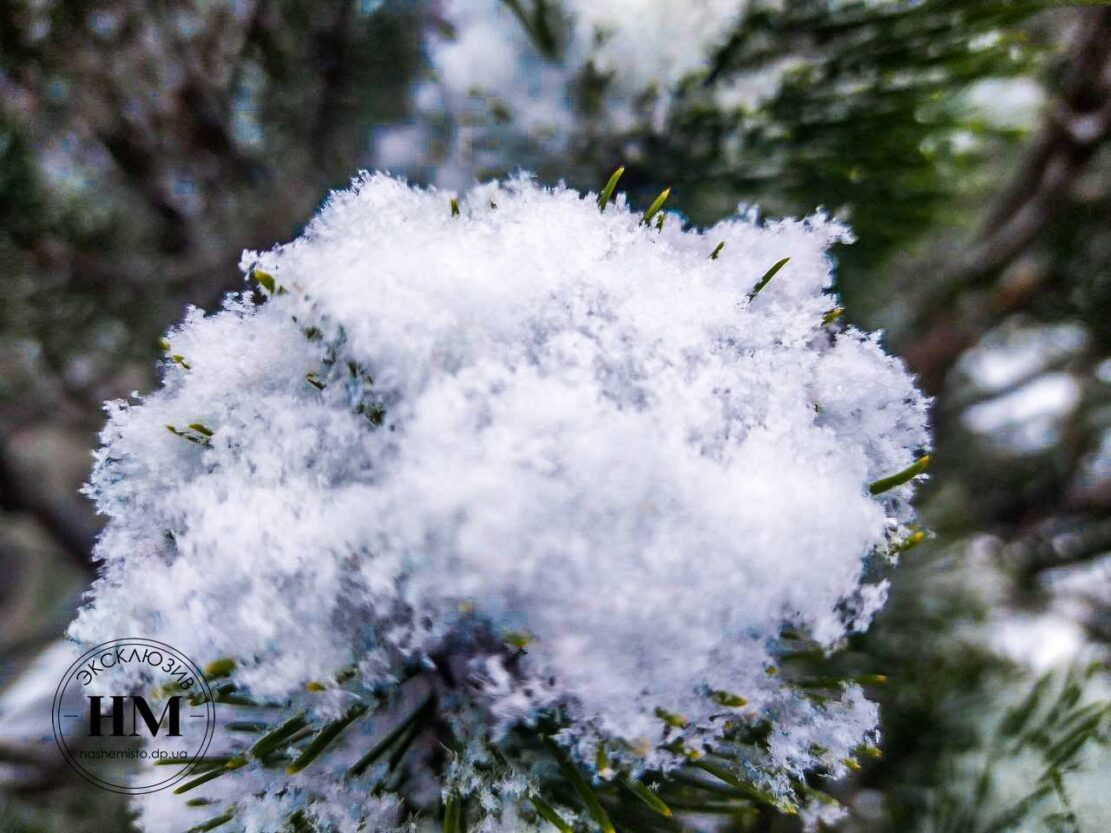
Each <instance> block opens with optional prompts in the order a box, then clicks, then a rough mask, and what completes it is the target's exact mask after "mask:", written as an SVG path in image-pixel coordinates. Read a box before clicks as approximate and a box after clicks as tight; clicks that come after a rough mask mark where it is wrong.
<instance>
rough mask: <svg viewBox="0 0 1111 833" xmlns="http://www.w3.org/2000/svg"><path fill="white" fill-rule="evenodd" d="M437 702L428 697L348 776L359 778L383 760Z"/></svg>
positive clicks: (380, 741) (357, 762) (359, 761)
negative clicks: (391, 748) (378, 761)
mask: <svg viewBox="0 0 1111 833" xmlns="http://www.w3.org/2000/svg"><path fill="white" fill-rule="evenodd" d="M435 702H436V697H435V695H433V694H430V695H428V697H427V698H426V699H425V701H424V702H423V703H421V704H420V705H419V706H417V707H416V708H415V709H414V710H413V712H412V713H411V714H410V715H409V716H408V717H406V718H405V719H404V720H402V721H401V722H400V723H398V724H397V725H396V726H394V727H393V729H391V730H390V731H389V732H387V733H386V734H385V735H384V736H383V737H382V739H381V740H379V741H378V742H377V743H376V744H374V746H372V747H371V748H370V750H369V751H368V752H367V753H366V754H365V755H363V757H361V758H359V760H357V761H356V762H355V763H354V764H353V765H352V766H351V768H350V769H349V770H347V774H348V775H349V776H351V777H353V778H357V777H358V776H360V775H362V774H363V773H364V772H366V771H367V768H368V767H370V765H371V764H373V763H374V762H375V761H377V760H378V759H379V758H381V757H382V755H384V754H385V753H386V752H387V751H388V750H389V748H390V747H391V746H393V745H394V744H395V743H396V742H397V741H398V739H399V738H400V737H401V736H402V735H404V734H405V732H406V731H408V729H409V728H410V727H411V726H415V725H416V724H418V723H419V721H420V720H421V719H422V718H423V717H424V716H425V715H427V714H428V712H430V711H431V710H432V707H433V705H435Z"/></svg>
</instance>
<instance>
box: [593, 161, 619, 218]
mask: <svg viewBox="0 0 1111 833" xmlns="http://www.w3.org/2000/svg"><path fill="white" fill-rule="evenodd" d="M624 173H625V166H624V165H622V166H621V167H619V168H618V169H617V170H616V171H614V172H613V173H612V174H610V178H609V179H608V180H606V185H605V187H604V188H602V193H600V194H599V195H598V209H599V210H600V211H605V210H606V206H607V205H609V201H610V199H611V198H612V197H613V192H614V190H615V189H616V188H617V182H618V180H619V179H621V175H622V174H624Z"/></svg>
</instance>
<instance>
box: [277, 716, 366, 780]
mask: <svg viewBox="0 0 1111 833" xmlns="http://www.w3.org/2000/svg"><path fill="white" fill-rule="evenodd" d="M366 712H367V707H366V706H365V705H364V704H362V703H360V704H358V705H356V706H352V707H351V708H350V709H348V710H347V714H345V715H344V716H343V717H338V718H336V719H335V720H333V721H331V722H329V723H325V724H324V728H322V729H321V730H320V731H319V732H317V733H316V737H314V738H313V739H312V741H311V742H310V743H309V745H308V746H306V747H305V748H304V749H303V750H302V752H301V754H300V755H298V756H297V757H296V758H295V759H294V761H293V763H291V764H290V765H289V766H287V767H286V768H285V771H286V773H288V774H289V775H296V774H297V773H298V772H300V771H301V770H303V769H304V768H305V767H307V766H308V765H309V764H311V763H312V762H313V761H315V760H316V759H317V758H318V757H320V753H321V752H323V751H324V750H325V749H327V748H328V747H329V746H330V745H331V744H332V742H333V741H335V739H336V738H338V737H339V736H340V733H341V732H343V730H344V729H346V728H347V727H348V726H350V725H351V724H352V723H354V722H355V721H356V720H358V719H359V718H360V717H362V716H363V715H364V714H366Z"/></svg>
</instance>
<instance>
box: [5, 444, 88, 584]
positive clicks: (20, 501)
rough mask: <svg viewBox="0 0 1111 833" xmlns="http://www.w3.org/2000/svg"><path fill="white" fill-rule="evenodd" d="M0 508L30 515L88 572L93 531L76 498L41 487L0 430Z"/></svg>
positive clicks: (71, 558)
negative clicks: (13, 452) (12, 450)
mask: <svg viewBox="0 0 1111 833" xmlns="http://www.w3.org/2000/svg"><path fill="white" fill-rule="evenodd" d="M0 508H3V509H6V510H8V511H13V512H25V513H26V514H28V515H30V516H31V517H32V518H34V519H35V520H36V521H38V523H39V525H40V526H41V527H42V528H43V529H44V530H46V532H47V533H49V534H50V536H51V537H52V538H53V539H54V541H55V542H56V543H57V544H58V546H59V547H60V548H61V549H62V551H63V552H65V553H66V555H68V556H69V558H70V561H72V562H73V564H75V565H76V566H77V567H79V568H80V569H81V570H82V571H83V572H85V573H86V574H87V575H90V576H91V575H92V573H93V561H92V552H93V545H94V544H95V543H96V531H95V530H94V529H93V528H92V526H91V525H90V524H89V523H88V522H87V521H86V519H85V516H84V514H83V513H82V512H81V510H80V509H79V508H78V507H77V505H76V501H74V500H73V499H72V498H68V497H65V496H62V495H57V494H52V493H51V491H50V490H49V489H47V488H46V487H45V486H44V484H43V478H42V477H40V476H37V475H36V474H34V473H33V472H30V471H27V470H26V468H25V467H24V466H23V465H22V463H21V462H20V461H19V460H17V459H16V458H15V455H13V454H12V452H11V449H10V444H9V442H8V438H7V436H5V435H4V434H3V433H0Z"/></svg>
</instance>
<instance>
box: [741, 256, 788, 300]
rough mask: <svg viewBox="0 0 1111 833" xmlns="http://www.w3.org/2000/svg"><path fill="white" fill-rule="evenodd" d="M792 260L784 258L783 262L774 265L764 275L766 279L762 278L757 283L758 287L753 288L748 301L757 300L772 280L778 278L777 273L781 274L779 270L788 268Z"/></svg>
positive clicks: (778, 261) (779, 261)
mask: <svg viewBox="0 0 1111 833" xmlns="http://www.w3.org/2000/svg"><path fill="white" fill-rule="evenodd" d="M790 259H791V258H789V257H785V258H782V259H781V260H777V261H776V262H775V263H774V264H773V265H772V268H771V269H769V270H768V271H767V272H765V273H764V277H762V278H760V280H759V281H757V283H756V286H754V287H753V288H752V291H751V292H749V293H748V300H750V301H751V300H752V299H753V298H755V297H756V296H757V295H759V294H760V290H761V289H763V288H764V287H765V286H767V285H768V283H769V282H770V281H771V279H772V278H774V277H775V276H776V273H777V272H779V270H780V269H782V268H783V267H784V266H786V265H787V261H789V260H790Z"/></svg>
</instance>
